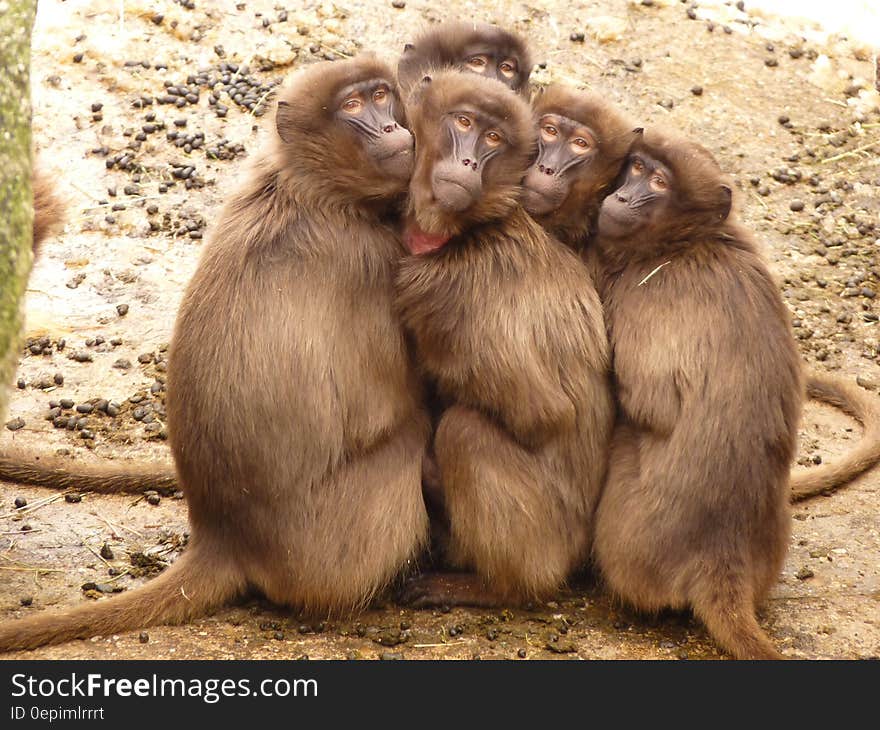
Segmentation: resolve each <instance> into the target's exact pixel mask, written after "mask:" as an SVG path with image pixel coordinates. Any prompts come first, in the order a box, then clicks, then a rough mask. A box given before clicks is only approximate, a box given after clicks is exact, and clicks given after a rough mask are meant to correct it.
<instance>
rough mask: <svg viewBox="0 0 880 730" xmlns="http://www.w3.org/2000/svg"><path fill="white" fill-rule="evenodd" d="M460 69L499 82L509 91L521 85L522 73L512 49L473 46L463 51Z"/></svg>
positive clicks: (480, 45)
mask: <svg viewBox="0 0 880 730" xmlns="http://www.w3.org/2000/svg"><path fill="white" fill-rule="evenodd" d="M460 64H461V68H462V69H464V70H467V71H472V72H473V73H477V74H480V75H481V76H485V77H486V78H489V79H495V80H496V81H500V82H501V83H502V84H504V85H505V86H507V87H509V88H511V89H514V90H516V89H519V88H520V86H521V85H522V82H523V79H522V73H521V70H520V67H519V62H518V61H517V58H516V55H515V54H514V53H513V52H512V49H509V48H505V47H503V46H498V47H492V46H489V45H483V44H474V45H471V46H467V47H465V48H464V49H463V51H462V55H461V60H460Z"/></svg>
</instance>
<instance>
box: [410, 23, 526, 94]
mask: <svg viewBox="0 0 880 730" xmlns="http://www.w3.org/2000/svg"><path fill="white" fill-rule="evenodd" d="M444 68H446V69H449V68H454V69H456V70H458V71H470V72H472V73H475V74H478V75H479V76H482V77H483V78H486V79H493V80H495V81H500V82H501V83H502V84H504V85H505V86H507V87H508V88H509V89H513V90H514V91H516V92H519V93H520V94H522V95H523V96H526V97H528V94H529V85H528V82H529V74H530V73H531V70H532V61H531V58H530V55H529V50H528V48H527V47H526V44H525V41H524V40H523V39H522V38H520V37H519V36H517V35H515V34H514V33H511V32H510V31H507V30H504V29H503V28H498V27H496V26H494V25H489V24H488V23H474V22H472V21H470V22H468V21H451V22H446V23H441V24H439V25H438V26H435V27H433V28H431V29H430V30H428V31H427V32H426V33H423V34H422V35H421V36H420V37H419V38H417V39H416V40H415V42H414V43H407V44H406V45H405V46H404V47H403V54H402V55H401V57H400V61H399V62H398V66H397V78H398V81H399V83H400V86H401V88H402V89H403V90H404V96H405V97H406V96H408V94H409V91H410V90H411V89H412V88H414V87H415V86H416V85H417V84H418V80H419V79H420V78H422V77H423V76H424V75H425V74H426V73H432V72H435V71H437V70H438V69H444Z"/></svg>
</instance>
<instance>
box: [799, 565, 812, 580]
mask: <svg viewBox="0 0 880 730" xmlns="http://www.w3.org/2000/svg"><path fill="white" fill-rule="evenodd" d="M814 575H816V574H815V573H814V572H813V571H812V570H810V569H809V568H808V567H806V566H804V567H803V568H801V569H800V570H799V571H798V572H797V573H795V574H794V577H795V578H797V579H798V580H806V579H807V578H812V577H813V576H814Z"/></svg>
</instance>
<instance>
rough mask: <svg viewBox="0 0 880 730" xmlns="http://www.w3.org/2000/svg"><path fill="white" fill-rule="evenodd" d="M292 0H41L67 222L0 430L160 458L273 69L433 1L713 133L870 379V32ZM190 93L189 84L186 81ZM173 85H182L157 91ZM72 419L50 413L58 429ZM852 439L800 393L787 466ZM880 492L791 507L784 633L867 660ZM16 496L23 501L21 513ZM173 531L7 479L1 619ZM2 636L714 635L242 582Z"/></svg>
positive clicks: (577, 589)
mask: <svg viewBox="0 0 880 730" xmlns="http://www.w3.org/2000/svg"><path fill="white" fill-rule="evenodd" d="M281 1H282V2H283V0H281ZM278 2H279V0H271V1H268V0H247V2H241V3H238V4H236V3H235V2H229V1H226V0H216V1H214V2H195V3H191V2H189V1H187V2H162V1H160V0H154V1H148V0H137V1H135V2H125V3H122V4H120V3H118V2H115V1H107V0H88V1H86V0H84V1H83V2H79V3H62V2H55V1H49V0H41V3H40V5H41V10H40V17H39V21H38V25H37V29H36V31H35V38H34V42H35V52H34V64H33V86H34V97H35V113H34V131H35V139H36V141H37V144H38V146H39V147H40V148H41V150H42V155H41V156H42V158H43V160H44V161H45V163H46V164H47V165H48V166H50V167H51V168H52V169H53V170H54V171H55V172H56V173H57V178H58V181H59V186H60V187H61V188H62V189H63V190H64V192H65V194H66V195H67V196H68V199H69V201H70V209H71V216H70V219H69V221H68V224H67V227H66V229H65V231H64V233H63V234H61V235H60V236H58V238H57V239H54V240H52V241H50V242H49V243H48V244H47V247H46V251H45V254H44V256H43V259H42V260H41V261H40V263H39V264H38V266H37V267H36V269H35V271H34V275H33V277H32V279H31V284H30V290H29V292H28V300H27V316H28V326H27V337H28V342H27V345H26V347H25V349H23V352H22V357H21V363H20V368H19V372H18V378H19V379H20V380H19V383H18V386H19V387H18V388H15V390H14V393H13V395H12V401H11V405H10V411H9V415H8V419H9V420H10V422H11V423H12V422H14V421H15V419H19V418H20V419H21V420H22V421H23V422H24V425H23V426H22V427H21V428H18V429H17V430H14V431H11V430H9V429H8V428H4V429H2V435H0V448H2V447H3V445H4V444H9V443H10V442H14V443H15V444H16V445H18V446H22V445H23V446H27V447H33V448H35V449H43V450H47V451H52V452H58V453H60V454H62V455H64V456H66V457H67V458H69V459H70V460H71V462H74V461H81V462H85V461H94V460H99V459H100V460H107V459H118V460H122V459H129V458H136V459H142V458H150V459H155V460H159V461H165V460H167V458H168V453H167V445H166V443H165V441H164V436H165V432H164V424H163V413H164V408H163V403H164V375H163V373H164V367H165V363H164V355H163V350H164V343H165V342H167V340H168V338H169V334H170V330H171V327H172V324H173V320H174V316H175V311H176V308H177V304H178V301H179V298H180V296H181V293H182V288H183V286H184V284H185V282H186V281H187V279H188V278H189V276H190V275H191V273H192V271H193V269H194V267H195V264H196V262H197V258H198V255H199V251H200V247H201V242H202V238H201V236H202V234H203V233H204V232H205V231H206V230H208V231H209V230H210V221H211V220H212V218H213V216H214V214H215V212H216V210H217V208H218V204H219V202H220V201H221V200H222V198H223V194H224V191H227V190H229V189H230V188H231V187H232V186H233V185H234V184H235V179H236V177H237V175H238V174H239V172H240V171H241V170H242V168H243V167H244V163H243V160H244V158H246V157H247V156H248V155H249V153H250V152H251V151H253V150H254V149H256V148H257V147H258V146H259V144H260V140H261V138H262V137H263V136H264V134H265V128H266V126H267V125H266V122H267V120H268V118H266V117H263V116H262V114H261V111H262V110H263V109H265V107H266V104H267V103H268V101H269V100H270V99H271V94H272V88H273V86H274V83H275V82H276V81H277V80H280V79H282V78H283V77H284V76H286V75H287V74H288V73H290V72H291V71H292V70H293V69H294V68H296V67H297V66H300V65H304V64H308V63H311V62H313V61H316V60H320V59H324V58H339V57H342V56H346V55H350V54H353V53H355V52H357V51H358V49H361V48H363V49H374V50H376V51H377V52H378V53H379V54H380V55H382V56H385V57H387V58H388V59H389V60H393V59H394V56H395V53H396V52H397V51H399V50H400V49H401V48H402V46H403V43H404V42H406V41H407V40H409V39H411V37H412V36H413V34H414V33H415V32H416V31H418V30H419V29H420V28H422V27H423V26H424V25H425V24H426V23H427V22H428V21H433V20H438V19H442V18H446V17H449V18H453V17H463V18H474V19H478V20H487V21H494V22H499V23H502V24H505V25H508V26H512V27H513V28H515V29H517V30H519V31H521V32H522V33H524V34H525V35H527V36H528V37H529V39H530V41H531V43H532V46H533V49H534V55H535V57H536V59H537V61H538V62H539V64H540V66H539V68H537V69H536V72H535V74H534V76H533V79H534V80H535V81H536V82H537V83H546V82H549V81H564V82H568V83H580V84H583V85H587V86H590V87H592V88H594V89H597V90H600V91H601V92H603V93H605V94H606V95H607V97H608V98H609V100H611V101H613V102H615V103H617V104H619V105H620V106H621V107H623V108H624V109H625V110H627V111H628V112H630V113H631V114H632V115H633V116H634V117H636V118H638V119H639V120H641V122H643V123H644V124H646V125H650V124H663V125H672V126H674V127H677V128H679V129H681V130H683V131H684V132H686V133H689V134H691V135H692V136H693V138H694V139H696V140H699V141H700V142H702V143H703V144H705V145H706V146H708V147H709V148H710V149H712V150H713V151H714V152H715V153H716V155H717V156H718V158H719V160H720V161H721V163H722V166H723V167H724V168H725V169H726V170H728V171H729V172H730V173H731V174H732V175H733V176H734V178H735V180H736V185H737V187H738V188H739V200H740V207H741V209H742V214H743V217H744V219H745V220H746V221H747V222H748V224H749V225H751V226H752V227H753V229H754V230H755V231H756V232H757V234H758V236H759V238H760V239H761V240H762V242H763V243H764V245H765V246H766V254H767V256H768V258H769V260H770V262H771V265H772V267H773V269H774V271H775V272H776V273H777V275H778V277H779V284H780V288H781V290H782V291H783V293H784V296H785V301H786V302H787V303H788V305H789V307H790V309H791V311H792V313H793V317H794V324H795V333H796V335H797V337H798V341H799V343H800V345H801V349H802V353H803V356H804V360H805V362H806V364H807V365H808V366H809V367H815V368H818V369H821V370H833V371H838V372H840V373H843V374H845V375H847V376H850V377H853V378H855V377H857V376H858V377H859V378H860V382H862V383H863V384H864V385H865V386H866V387H868V388H869V389H871V390H873V391H875V392H876V391H877V384H878V383H880V366H878V365H880V361H878V328H877V320H878V313H880V312H878V306H877V303H876V298H875V294H876V292H877V290H878V283H880V261H878V253H880V217H878V210H880V163H878V157H877V152H878V151H880V110H878V101H880V97H878V95H877V94H876V92H871V91H870V87H871V84H872V82H873V71H872V63H871V62H870V60H869V55H868V53H867V50H866V49H863V48H860V47H859V46H858V44H855V43H847V42H842V41H840V39H830V40H829V41H827V42H826V41H824V40H821V39H818V38H817V37H815V36H814V35H812V34H811V33H809V32H808V31H807V30H806V29H800V28H797V27H796V26H792V25H791V24H788V25H784V24H782V23H780V22H778V21H775V20H773V19H770V18H763V17H759V16H757V15H751V14H749V12H748V8H746V11H745V12H742V11H740V10H738V9H736V7H735V6H734V5H733V4H731V5H720V6H715V7H713V8H703V7H698V6H696V5H693V4H691V5H683V4H680V3H673V2H670V1H669V0H664V1H663V2H661V1H659V0H657V1H655V2H651V1H650V0H647V1H646V2H630V3H627V2H623V1H622V0H621V1H611V0H605V1H601V2H567V1H566V2H557V1H556V0H532V1H531V2H465V1H464V0H448V1H447V2H445V3H442V4H441V6H440V7H441V8H442V10H439V9H437V7H438V6H437V5H436V4H433V3H428V2H425V1H423V0H407V2H406V3H405V6H404V7H402V8H395V7H392V3H391V0H381V1H379V0H375V1H374V0H350V1H349V2H343V3H339V4H335V3H331V2H326V3H317V2H305V3H296V4H294V3H290V4H289V5H288V6H287V7H286V9H284V8H283V7H282V6H280V5H278ZM395 4H397V5H400V4H402V3H399V2H397V3H395ZM120 5H123V6H124V8H125V14H124V16H123V17H120V15H119V7H120ZM189 6H193V7H189ZM690 15H693V16H694V17H693V18H691V17H690ZM579 34H580V35H579ZM221 64H232V66H225V67H221ZM245 67H246V68H245ZM224 74H225V75H227V76H231V77H232V80H233V81H240V82H244V83H243V84H240V85H239V87H238V89H239V91H240V92H241V96H239V98H238V102H237V101H236V100H235V99H234V98H230V97H229V94H228V93H227V92H226V91H222V93H220V94H219V97H220V98H219V101H218V102H217V103H216V104H211V103H210V100H209V96H210V91H211V88H210V85H211V84H212V83H213V82H214V81H217V80H221V81H222V78H221V77H222V76H223V75H224ZM188 77H190V78H189V80H188ZM228 80H229V79H227V81H228ZM181 86H186V87H188V88H186V89H181V88H180V87H181ZM166 87H171V89H167V88H166ZM195 87H198V89H197V91H198V94H197V98H196V97H193V98H191V99H190V100H187V99H186V96H185V95H186V94H187V93H192V92H193V91H196V89H195ZM216 88H218V89H221V87H216ZM172 89H173V91H172ZM178 92H182V93H183V96H181V95H180V94H179V93H178ZM166 97H171V102H172V103H161V102H162V101H167V98H166ZM178 99H182V100H183V101H182V103H179V104H180V105H175V103H173V102H175V101H176V100H178ZM248 105H250V107H251V108H248ZM224 108H225V109H226V111H225V112H224V111H223V109H224ZM269 118H270V117H269ZM169 133H176V137H174V136H172V137H171V138H169ZM190 167H192V168H194V169H193V172H192V173H190V172H189V171H188V170H189V168H190ZM59 383H60V384H59ZM62 399H70V400H71V401H73V402H74V403H75V404H77V405H81V406H82V405H85V406H86V408H85V410H88V406H89V405H91V406H92V412H91V413H85V414H81V417H82V418H85V419H86V422H85V423H82V424H79V425H80V428H79V429H77V428H74V430H68V429H67V428H63V427H61V428H58V427H53V421H51V420H46V416H47V414H48V413H49V408H50V402H51V401H59V402H60V401H61V400H62ZM102 401H106V403H105V402H102ZM108 404H109V407H108ZM59 407H60V406H59ZM102 409H103V410H102ZM108 410H109V411H110V412H111V413H116V415H115V416H111V415H108V414H107V413H106V412H105V411H108ZM72 413H74V411H72V410H71V409H70V408H66V409H63V410H62V411H60V412H55V413H54V414H53V415H54V416H55V417H56V418H60V419H61V421H59V423H61V424H62V425H63V424H64V423H66V422H69V421H70V414H72ZM74 424H76V418H74ZM12 425H13V426H15V425H18V424H17V423H12ZM84 435H85V436H86V437H84ZM859 435H860V429H859V427H858V426H857V425H856V424H855V423H853V422H851V421H849V420H848V419H847V418H845V417H843V416H841V415H840V414H838V413H836V412H834V411H832V410H831V409H827V408H824V407H823V408H819V407H815V406H810V407H809V408H808V409H807V413H806V417H805V420H804V423H803V428H802V434H801V451H800V454H799V462H800V463H801V464H802V465H804V464H812V463H814V461H818V460H819V459H823V460H832V459H834V458H835V457H837V456H839V455H840V454H841V453H842V452H843V451H845V450H846V449H847V448H849V447H850V446H851V445H852V444H853V443H854V441H855V440H856V439H857V438H858V437H859ZM88 436H90V437H91V438H88ZM800 468H807V467H804V466H802V467H800ZM878 488H880V470H875V471H874V472H873V473H870V474H868V475H866V476H864V477H863V478H861V479H859V480H857V481H856V482H855V483H853V484H852V485H851V486H850V487H848V488H847V489H845V490H843V491H841V492H839V493H838V494H836V495H834V496H832V497H822V498H818V499H816V500H813V501H811V502H808V503H806V504H803V505H799V506H797V508H796V509H795V521H794V529H793V534H792V538H791V550H790V554H789V557H788V560H787V562H786V565H785V569H784V571H783V573H782V575H781V576H780V580H779V584H778V586H777V588H776V589H775V591H774V592H773V595H772V597H771V599H770V601H769V603H768V604H767V606H766V608H765V610H764V612H763V614H762V617H761V618H762V623H763V625H764V626H765V627H766V628H767V630H768V632H769V634H770V635H771V637H772V638H773V639H774V641H775V642H776V644H777V645H778V646H779V648H780V649H781V650H782V651H783V652H784V653H785V654H787V655H789V656H791V657H799V658H832V657H833V658H866V657H877V656H878V655H880V622H878V618H880V610H878V609H880V518H878V505H880V495H878ZM16 498H23V499H25V500H27V503H28V504H27V507H25V508H23V509H20V510H17V509H16V508H15V505H14V500H15V499H16ZM68 499H69V500H72V501H67V500H68ZM151 502H155V504H153V503H151ZM186 530H187V523H186V510H185V501H184V500H181V499H175V498H173V497H168V498H161V499H158V498H152V499H151V500H148V499H146V498H139V499H134V498H123V497H118V498H111V497H98V496H95V495H90V494H85V495H68V496H67V498H65V497H64V496H62V495H59V494H57V493H54V492H51V491H48V490H42V489H32V488H23V487H19V486H15V485H11V484H0V617H2V618H3V619H10V618H13V617H20V616H26V615H31V614H34V613H36V612H38V611H43V610H53V609H56V608H58V607H62V606H69V605H74V604H77V603H80V602H81V601H84V600H106V598H104V597H103V596H104V595H105V594H108V593H112V592H113V591H114V590H128V589H131V588H132V587H134V586H135V585H137V584H138V583H139V582H140V581H142V580H143V579H144V576H146V575H149V573H150V571H151V570H154V569H155V567H156V566H157V565H161V564H162V562H163V561H169V560H172V559H173V558H174V557H176V555H177V554H178V553H179V550H180V548H181V545H182V543H183V542H184V541H185V533H186ZM11 656H14V657H16V658H83V659H85V658H102V659H116V658H150V659H157V658H205V659H208V658H216V659H219V658H261V659H262V658H279V659H280V658H286V659H289V658H299V657H303V658H305V657H308V658H365V659H371V658H406V659H421V658H470V657H475V656H479V657H482V658H487V659H488V658H512V659H516V658H539V659H550V658H557V657H558V658H582V659H593V658H603V659H605V658H658V659H660V658H670V659H675V658H679V659H682V658H691V659H698V658H718V657H720V656H721V654H720V653H719V651H718V650H717V649H716V648H715V647H714V646H713V644H712V642H711V641H710V640H709V639H708V637H707V635H706V633H705V632H704V630H703V629H702V628H701V627H700V626H699V625H698V624H697V623H696V622H695V621H694V620H693V619H691V618H690V617H689V616H686V615H676V614H670V615H662V616H658V617H644V616H638V615H636V614H634V613H632V612H630V611H628V610H626V609H624V608H621V607H619V606H614V605H612V604H611V603H610V602H609V600H608V598H607V597H606V596H605V595H604V594H603V593H602V591H601V589H600V587H598V586H596V585H595V584H594V583H592V582H591V581H590V579H589V578H588V577H587V578H583V579H580V580H578V581H575V582H574V584H573V587H572V588H571V589H570V590H568V591H566V592H564V593H562V594H560V596H559V597H558V598H557V600H555V601H553V602H550V603H547V604H544V605H539V606H534V607H531V608H530V609H528V610H525V609H511V610H503V611H501V610H494V611H482V610H465V609H454V610H452V611H448V612H444V611H439V610H438V611H410V610H406V609H402V608H400V607H398V606H395V605H393V604H391V603H387V604H384V605H380V606H376V607H375V608H373V609H371V610H369V611H368V612H366V613H364V614H362V615H360V616H357V617H352V618H351V619H350V620H345V621H328V622H326V623H323V624H320V623H317V624H316V623H315V622H309V623H303V622H302V621H301V620H300V619H299V618H298V617H296V616H293V615H290V614H289V612H285V611H283V610H279V609H276V608H273V607H271V606H269V605H267V604H265V603H264V602H260V601H259V600H257V599H254V600H252V601H250V602H246V603H244V604H242V605H240V606H236V607H231V608H228V609H225V610H222V611H220V612H219V613H217V614H215V615H214V616H212V617H209V618H205V619H202V620H200V621H196V622H194V623H192V624H190V625H187V626H183V627H156V628H151V629H149V630H147V631H146V632H139V631H135V632H132V633H130V634H124V635H121V636H113V637H108V638H101V639H93V640H90V641H79V642H73V643H70V644H67V645H64V646H60V647H53V648H48V649H42V650H38V651H35V652H28V653H17V654H14V655H11Z"/></svg>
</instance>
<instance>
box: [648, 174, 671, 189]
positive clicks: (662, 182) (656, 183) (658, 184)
mask: <svg viewBox="0 0 880 730" xmlns="http://www.w3.org/2000/svg"><path fill="white" fill-rule="evenodd" d="M650 185H651V188H652V189H653V190H656V191H657V192H658V193H662V192H664V191H665V190H666V189H667V188H668V187H669V183H668V182H666V178H665V177H663V175H659V174H658V175H652V176H651V182H650Z"/></svg>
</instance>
